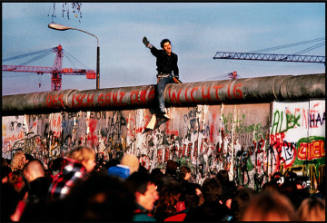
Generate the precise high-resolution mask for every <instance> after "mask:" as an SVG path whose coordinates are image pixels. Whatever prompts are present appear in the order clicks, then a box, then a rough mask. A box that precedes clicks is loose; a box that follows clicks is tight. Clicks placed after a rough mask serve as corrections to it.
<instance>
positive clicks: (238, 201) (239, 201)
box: [226, 188, 255, 221]
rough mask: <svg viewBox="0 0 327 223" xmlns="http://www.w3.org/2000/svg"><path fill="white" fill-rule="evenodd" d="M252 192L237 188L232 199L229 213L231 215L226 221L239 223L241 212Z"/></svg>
mask: <svg viewBox="0 0 327 223" xmlns="http://www.w3.org/2000/svg"><path fill="white" fill-rule="evenodd" d="M254 194H255V193H254V191H253V190H252V189H249V188H239V189H238V190H237V191H236V194H235V196H234V197H233V198H232V203H231V212H232V215H230V216H228V219H226V220H227V221H240V217H241V211H243V210H244V209H245V207H246V205H247V204H248V203H249V201H250V199H251V198H252V196H253V195H254Z"/></svg>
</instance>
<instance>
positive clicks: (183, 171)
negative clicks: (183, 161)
mask: <svg viewBox="0 0 327 223" xmlns="http://www.w3.org/2000/svg"><path fill="white" fill-rule="evenodd" d="M179 174H180V178H181V179H183V180H186V181H188V180H189V179H190V178H191V169H190V168H189V167H187V166H182V167H181V168H180V169H179Z"/></svg>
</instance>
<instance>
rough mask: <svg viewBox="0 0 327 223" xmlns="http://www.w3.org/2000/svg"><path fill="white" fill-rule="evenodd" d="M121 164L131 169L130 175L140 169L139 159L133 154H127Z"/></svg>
mask: <svg viewBox="0 0 327 223" xmlns="http://www.w3.org/2000/svg"><path fill="white" fill-rule="evenodd" d="M120 164H122V165H125V166H128V167H129V174H132V173H134V172H136V171H137V170H138V169H139V159H138V158H137V157H136V156H135V155H133V154H127V153H125V154H124V156H123V158H122V159H121V161H120Z"/></svg>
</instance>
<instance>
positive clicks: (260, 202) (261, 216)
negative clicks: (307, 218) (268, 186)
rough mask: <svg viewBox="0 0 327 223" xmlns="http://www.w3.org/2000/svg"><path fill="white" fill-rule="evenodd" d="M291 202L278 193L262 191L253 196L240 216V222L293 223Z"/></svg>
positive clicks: (293, 211)
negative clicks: (284, 222)
mask: <svg viewBox="0 0 327 223" xmlns="http://www.w3.org/2000/svg"><path fill="white" fill-rule="evenodd" d="M295 217H296V215H295V210H294V207H293V205H292V203H291V201H290V200H289V199H288V198H287V197H286V196H284V195H282V194H280V193H279V192H277V191H276V192H273V191H262V192H260V193H259V194H256V195H254V196H253V197H252V198H251V199H250V201H249V202H248V206H247V207H246V208H245V209H244V212H242V214H241V219H240V220H241V221H295V220H296V218H295Z"/></svg>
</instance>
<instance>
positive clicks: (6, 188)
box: [0, 182, 21, 222]
mask: <svg viewBox="0 0 327 223" xmlns="http://www.w3.org/2000/svg"><path fill="white" fill-rule="evenodd" d="M20 199H21V197H20V196H19V193H18V192H17V191H16V190H15V188H14V186H13V185H12V184H11V183H9V182H5V183H2V184H1V211H0V213H1V214H0V216H1V222H10V221H12V220H11V218H10V217H11V216H12V215H13V214H14V213H15V210H16V207H17V204H18V202H19V200H20Z"/></svg>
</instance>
